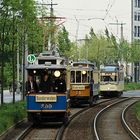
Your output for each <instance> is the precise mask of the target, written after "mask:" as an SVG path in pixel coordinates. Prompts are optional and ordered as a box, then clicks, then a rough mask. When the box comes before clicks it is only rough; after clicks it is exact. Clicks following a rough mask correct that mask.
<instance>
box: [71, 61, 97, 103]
mask: <svg viewBox="0 0 140 140" xmlns="http://www.w3.org/2000/svg"><path fill="white" fill-rule="evenodd" d="M70 74H71V75H70V78H71V80H70V102H71V106H76V105H80V104H89V105H90V106H92V105H93V103H95V102H96V101H97V99H98V95H99V72H98V70H97V69H95V65H94V64H93V63H91V62H89V61H79V62H73V63H72V65H71V67H70Z"/></svg>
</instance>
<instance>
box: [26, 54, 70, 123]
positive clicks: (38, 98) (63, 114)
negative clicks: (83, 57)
mask: <svg viewBox="0 0 140 140" xmlns="http://www.w3.org/2000/svg"><path fill="white" fill-rule="evenodd" d="M26 69H27V75H28V76H32V77H33V81H35V82H36V85H37V86H38V88H37V90H36V91H35V90H34V88H33V89H32V90H31V89H30V88H29V87H31V85H29V84H30V82H27V83H26V100H27V114H28V120H29V121H31V122H33V123H40V122H44V121H45V122H60V121H61V122H64V123H66V122H67V121H68V119H69V115H70V106H69V102H70V100H69V91H68V86H67V85H68V83H69V82H68V78H67V77H68V76H67V75H68V72H67V67H66V66H65V60H64V59H63V58H61V57H59V56H57V55H53V53H52V52H51V51H50V52H44V53H41V54H40V55H39V56H38V57H37V60H36V62H35V63H34V64H30V65H29V66H28V67H27V68H26ZM44 75H48V76H47V77H48V79H47V80H49V82H48V83H49V84H48V85H45V84H42V82H41V81H42V80H43V77H44ZM41 84H42V85H41ZM32 86H33V85H32Z"/></svg>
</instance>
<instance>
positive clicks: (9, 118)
mask: <svg viewBox="0 0 140 140" xmlns="http://www.w3.org/2000/svg"><path fill="white" fill-rule="evenodd" d="M0 112H1V113H0V134H1V133H2V132H3V131H5V130H6V129H7V128H9V127H10V126H12V125H13V124H15V123H17V122H18V121H20V120H22V119H23V118H25V117H26V108H25V102H24V101H19V102H16V103H15V104H12V103H9V104H4V105H2V106H0Z"/></svg>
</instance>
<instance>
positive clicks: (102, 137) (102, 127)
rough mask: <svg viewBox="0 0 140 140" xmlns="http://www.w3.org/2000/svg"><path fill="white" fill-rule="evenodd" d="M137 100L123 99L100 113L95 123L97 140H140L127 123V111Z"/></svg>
mask: <svg viewBox="0 0 140 140" xmlns="http://www.w3.org/2000/svg"><path fill="white" fill-rule="evenodd" d="M137 100H138V99H137V98H126V99H121V100H120V101H117V102H114V103H112V104H110V105H108V106H106V107H105V108H103V109H102V110H101V111H99V112H98V114H97V115H96V117H95V119H94V122H93V123H94V134H95V139H96V140H116V139H120V140H132V139H134V140H140V138H138V137H137V136H136V135H135V133H134V132H133V131H132V130H131V129H130V127H129V126H128V125H127V123H126V121H125V111H126V110H127V109H128V108H129V106H131V105H132V104H134V103H135V102H136V101H137ZM126 129H127V131H126ZM132 135H133V136H132Z"/></svg>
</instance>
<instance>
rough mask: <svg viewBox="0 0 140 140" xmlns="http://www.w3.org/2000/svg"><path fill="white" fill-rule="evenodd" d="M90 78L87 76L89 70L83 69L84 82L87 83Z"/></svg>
mask: <svg viewBox="0 0 140 140" xmlns="http://www.w3.org/2000/svg"><path fill="white" fill-rule="evenodd" d="M87 82H88V78H87V71H82V83H87Z"/></svg>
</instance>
